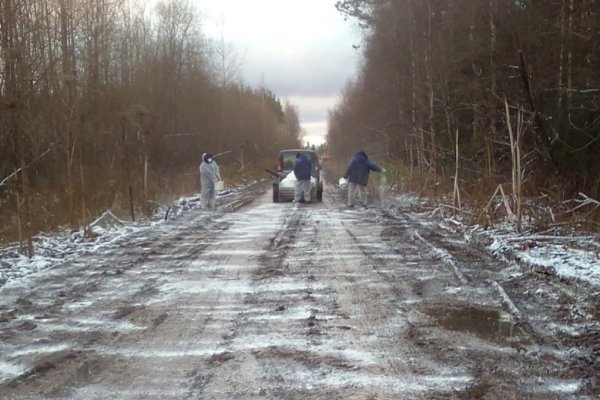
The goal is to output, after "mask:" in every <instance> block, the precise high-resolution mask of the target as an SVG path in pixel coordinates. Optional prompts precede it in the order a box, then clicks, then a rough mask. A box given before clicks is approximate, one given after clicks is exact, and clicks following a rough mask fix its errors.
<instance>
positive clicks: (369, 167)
mask: <svg viewBox="0 0 600 400" xmlns="http://www.w3.org/2000/svg"><path fill="white" fill-rule="evenodd" d="M371 171H375V172H385V170H384V169H383V168H381V167H380V166H379V165H377V164H375V163H374V162H371V161H369V158H368V157H367V154H366V153H365V152H364V151H359V152H358V153H356V154H355V155H354V156H353V157H352V159H351V160H350V163H349V164H348V168H346V172H345V173H344V178H346V179H348V207H354V200H355V198H356V194H357V193H358V197H359V200H360V202H361V204H362V205H363V207H366V206H367V184H368V183H369V172H371Z"/></svg>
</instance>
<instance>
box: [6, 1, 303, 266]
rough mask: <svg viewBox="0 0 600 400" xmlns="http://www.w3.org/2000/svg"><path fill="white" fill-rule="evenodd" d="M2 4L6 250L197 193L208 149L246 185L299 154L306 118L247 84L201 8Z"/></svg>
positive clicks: (187, 5) (171, 4)
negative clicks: (247, 178) (250, 176)
mask: <svg viewBox="0 0 600 400" xmlns="http://www.w3.org/2000/svg"><path fill="white" fill-rule="evenodd" d="M0 4H1V6H0V241H7V240H19V241H20V242H21V243H23V252H24V253H26V254H29V255H31V254H32V253H33V249H32V245H31V236H32V235H34V234H35V233H37V232H38V231H40V230H48V229H51V228H54V227H58V226H68V227H70V229H73V230H75V229H79V228H81V227H84V228H85V227H86V226H87V225H88V224H89V223H90V222H91V221H92V220H93V218H95V217H97V216H98V214H99V213H100V212H102V211H104V210H106V209H112V210H114V211H115V212H117V213H118V214H119V215H120V216H122V217H124V218H131V219H135V218H136V216H137V215H138V214H141V215H149V214H151V213H152V212H153V210H154V208H155V206H156V204H157V202H159V201H160V200H165V199H168V198H173V196H175V195H178V194H183V193H190V192H193V191H197V190H198V189H199V183H198V172H197V168H198V165H199V162H200V160H201V155H202V153H203V152H205V151H211V152H212V153H219V152H227V154H226V155H224V156H223V159H224V160H225V161H226V164H227V166H228V167H229V168H230V169H231V171H229V176H236V177H238V176H242V177H243V176H244V174H246V173H247V171H248V170H251V169H252V168H254V169H255V170H256V169H258V168H259V167H260V166H262V165H263V164H264V163H268V166H271V165H270V164H272V162H273V160H271V159H270V158H269V157H264V154H271V153H272V154H276V151H278V150H279V149H280V148H282V147H283V148H285V147H295V146H297V145H298V142H299V134H300V122H299V116H298V109H297V107H296V106H294V105H293V104H291V103H289V102H287V101H286V102H284V103H282V101H280V100H279V99H278V98H277V97H276V95H275V94H274V93H272V92H271V91H269V90H268V89H266V88H262V87H261V88H250V87H247V86H245V85H244V84H242V83H240V79H239V77H238V72H239V68H240V65H241V61H240V59H239V57H238V56H237V55H236V54H235V52H234V51H233V50H232V48H231V47H230V46H229V45H228V44H227V43H226V42H225V40H221V41H218V40H208V39H207V38H205V37H204V36H203V34H202V29H201V28H202V18H201V15H200V13H199V11H198V10H197V9H196V8H195V7H194V5H193V4H192V3H191V2H190V1H189V0H164V1H159V2H154V3H153V4H151V5H149V4H148V2H145V1H143V0H2V2H1V3H0ZM265 166H266V164H265ZM225 173H226V174H227V171H225Z"/></svg>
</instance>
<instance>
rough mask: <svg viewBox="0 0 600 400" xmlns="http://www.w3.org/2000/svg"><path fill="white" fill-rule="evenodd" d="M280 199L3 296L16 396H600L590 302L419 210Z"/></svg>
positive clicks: (2, 333)
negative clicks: (499, 257)
mask: <svg viewBox="0 0 600 400" xmlns="http://www.w3.org/2000/svg"><path fill="white" fill-rule="evenodd" d="M267 188H268V186H265V187H264V188H263V189H264V190H262V189H261V190H262V192H260V195H258V196H257V192H256V190H257V187H254V188H253V190H254V192H252V193H246V194H244V195H240V197H239V198H231V199H229V200H228V205H225V204H222V209H221V211H219V212H217V213H206V212H203V211H199V210H193V209H192V210H190V211H189V212H188V213H187V214H182V215H181V216H179V217H174V216H171V218H170V219H169V221H168V222H167V223H166V224H164V225H158V226H157V227H155V228H153V229H152V230H150V231H140V232H136V233H134V234H132V235H131V236H130V237H129V239H128V240H127V241H123V242H119V243H115V244H114V245H113V246H112V247H110V248H105V249H103V250H102V251H101V252H98V253H92V254H87V255H85V256H83V257H81V258H80V259H79V260H77V261H76V262H68V263H64V264H63V265H61V266H59V267H57V268H55V269H53V270H51V271H45V272H44V273H38V274H33V275H32V276H30V277H29V279H27V280H24V281H23V282H20V283H19V284H14V285H10V284H9V285H4V286H3V287H1V288H0V295H1V296H0V299H1V300H0V337H1V338H2V343H1V345H0V350H1V351H0V398H2V399H90V398H94V399H232V398H244V399H259V398H260V399H291V400H294V399H500V398H502V399H511V398H514V399H540V400H541V399H544V400H548V399H591V398H595V397H596V396H598V395H599V394H600V393H599V391H598V382H597V380H596V379H597V378H596V377H597V376H598V372H599V371H598V362H597V359H598V332H600V330H596V328H597V327H598V326H599V325H598V321H597V320H598V311H597V310H598V309H597V302H595V300H594V297H593V295H592V293H593V291H590V290H589V288H582V287H579V286H573V284H572V283H568V282H560V281H555V280H553V279H552V278H551V277H547V276H540V275H539V274H535V273H531V272H529V271H527V270H519V269H518V268H517V269H515V268H516V267H515V266H514V265H507V264H504V263H503V261H500V260H496V259H494V258H493V257H492V256H490V255H488V254H486V253H485V251H483V249H481V248H478V247H477V246H474V245H473V244H469V243H465V242H464V241H463V240H462V238H461V236H460V234H459V233H453V232H448V231H444V230H442V229H441V228H440V227H439V226H438V225H437V224H436V223H435V221H433V220H427V219H424V217H423V216H419V215H416V214H414V213H413V212H412V211H411V209H410V208H408V207H404V208H403V207H401V206H398V207H395V208H393V209H389V208H388V209H387V210H381V209H380V208H378V207H377V204H375V205H374V207H371V208H370V209H367V210H362V209H361V210H347V209H345V208H344V207H343V204H342V203H341V202H340V201H339V199H340V198H343V196H341V195H340V194H339V193H336V192H335V191H334V190H333V188H329V190H328V191H326V192H325V195H324V202H323V203H322V204H312V205H299V204H292V203H277V204H273V203H271V202H270V193H269V192H268V191H267V190H266V189H267ZM252 197H253V198H255V200H254V201H252V202H251V203H248V201H249V200H248V199H250V198H252ZM240 205H243V206H240ZM586 289H588V290H587V291H586Z"/></svg>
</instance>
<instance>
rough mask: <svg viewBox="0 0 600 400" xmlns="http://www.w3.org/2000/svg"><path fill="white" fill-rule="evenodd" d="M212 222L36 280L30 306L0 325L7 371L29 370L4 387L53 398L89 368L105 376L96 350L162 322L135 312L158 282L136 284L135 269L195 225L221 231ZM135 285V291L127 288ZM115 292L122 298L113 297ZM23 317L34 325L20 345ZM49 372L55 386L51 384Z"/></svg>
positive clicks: (141, 240)
mask: <svg viewBox="0 0 600 400" xmlns="http://www.w3.org/2000/svg"><path fill="white" fill-rule="evenodd" d="M214 217H215V216H209V217H208V219H206V218H202V217H201V218H200V220H194V221H192V222H191V223H190V225H189V226H188V227H185V228H182V229H180V230H176V231H175V234H174V235H173V236H164V235H161V234H160V233H159V235H158V236H156V237H155V238H154V239H148V238H146V237H145V235H144V236H142V237H130V238H129V241H128V242H121V243H120V244H118V245H117V246H115V248H122V249H124V251H122V252H115V251H112V252H107V253H105V254H110V256H108V257H106V256H103V257H102V258H98V257H97V256H96V255H94V254H88V255H85V256H84V257H83V258H81V259H80V260H78V261H77V263H73V265H63V266H59V267H57V268H55V269H54V270H53V271H51V272H49V273H47V274H46V276H40V277H39V278H38V279H37V280H36V284H35V286H33V287H32V288H31V289H30V290H29V292H28V294H27V299H28V300H27V301H28V302H29V303H31V306H30V307H19V308H18V310H17V312H15V313H13V315H12V318H13V319H14V321H7V322H8V324H3V326H2V330H1V331H0V332H1V333H0V334H1V335H2V337H3V341H4V343H5V344H6V345H7V346H8V347H6V346H3V347H4V348H5V350H7V351H6V352H4V351H3V353H5V354H6V353H8V354H7V355H8V357H10V358H8V359H6V358H4V357H3V358H4V359H5V360H9V362H10V363H15V362H19V363H23V366H26V365H27V364H29V366H28V367H24V368H23V369H22V372H21V373H19V374H18V375H15V376H14V378H13V381H12V382H11V383H10V385H9V387H12V388H14V389H15V390H16V392H18V391H19V387H22V386H23V385H26V386H27V385H30V384H32V383H33V382H37V381H45V382H46V383H45V384H44V385H43V386H42V387H43V389H42V390H40V392H39V393H40V394H41V393H47V394H48V395H52V393H55V391H56V390H57V389H55V388H58V387H65V386H68V385H67V384H66V382H69V380H72V381H73V382H77V381H79V380H80V378H81V377H87V376H88V375H89V374H88V373H87V372H86V370H89V369H90V368H91V367H90V366H91V365H95V367H96V368H99V367H100V366H102V368H104V369H109V368H110V367H109V364H107V362H106V360H104V361H103V358H104V356H103V355H102V354H101V349H102V347H103V346H107V345H108V346H110V345H111V344H113V343H115V341H118V340H120V338H121V337H123V336H127V335H130V334H131V330H132V329H133V330H138V329H139V328H137V327H138V326H140V327H142V326H144V327H145V328H143V329H144V330H145V331H148V332H149V331H152V330H156V329H157V328H158V327H159V326H160V325H162V324H163V323H164V322H165V321H166V320H167V319H168V317H169V314H168V313H165V312H163V313H160V314H158V315H152V314H148V312H149V310H147V309H146V307H144V306H143V305H140V304H143V302H144V301H145V300H146V299H148V298H149V297H152V296H155V295H156V293H157V289H156V285H157V282H158V281H159V279H160V278H159V276H160V269H157V270H156V271H153V272H152V273H150V274H144V279H142V280H140V279H137V276H138V275H139V272H138V270H139V269H140V267H142V269H146V268H145V267H144V265H152V264H153V263H156V262H160V261H161V259H162V258H163V257H165V256H168V253H170V252H171V251H172V250H171V249H172V248H176V247H179V248H181V247H182V246H181V244H180V242H181V239H182V236H183V235H185V234H186V231H188V232H189V229H193V228H194V227H197V226H198V224H199V223H201V224H202V225H206V226H207V227H210V228H212V229H215V228H220V229H223V228H224V227H222V226H220V227H219V226H218V224H217V223H215V222H214V221H212V220H213V219H214ZM206 231H207V230H205V229H202V230H200V236H198V237H199V238H203V236H204V232H206ZM188 237H189V234H188ZM206 247H207V245H206V244H201V245H196V246H195V248H193V251H188V254H197V253H200V252H202V251H204V249H205V248H206ZM188 256H189V255H188ZM132 257H133V259H132ZM166 263H167V264H170V265H169V267H167V268H165V269H172V270H174V271H176V270H177V269H180V266H179V264H180V263H181V260H175V261H166ZM136 280H137V281H138V282H137V283H132V281H136ZM115 287H117V290H119V289H118V288H119V287H122V288H124V289H125V290H124V291H121V293H118V294H117V292H114V290H115ZM17 289H21V288H16V289H15V290H17ZM21 290H22V289H21ZM4 292H5V293H6V290H4ZM52 299H57V300H52ZM17 303H18V301H17ZM30 315H31V316H33V318H34V319H33V320H34V321H36V324H35V326H34V327H33V328H32V330H31V333H30V334H29V335H28V336H29V337H27V338H26V339H25V340H24V341H22V340H20V339H19V338H21V337H22V335H21V334H20V333H19V332H18V327H19V325H18V321H19V319H21V318H30V317H29V316H30ZM101 321H104V322H101ZM111 321H114V322H111ZM27 348H32V349H35V348H38V349H39V350H38V351H42V352H44V351H46V352H48V353H47V355H45V356H37V357H35V358H34V359H33V360H31V361H28V360H29V359H30V357H29V356H28V355H27V354H29V351H27V350H25V349H27ZM9 349H12V350H11V351H9ZM44 349H46V350H44ZM55 349H56V350H55ZM99 349H100V351H99ZM10 353H12V354H13V355H12V356H11V355H10ZM19 354H23V356H19ZM32 354H35V353H33V352H32ZM42 354H43V353H42ZM19 359H21V361H19ZM2 362H6V361H2ZM55 371H57V372H56V373H59V375H60V378H58V377H57V376H55V375H56V373H55ZM58 371H60V372H58ZM17 382H18V384H17Z"/></svg>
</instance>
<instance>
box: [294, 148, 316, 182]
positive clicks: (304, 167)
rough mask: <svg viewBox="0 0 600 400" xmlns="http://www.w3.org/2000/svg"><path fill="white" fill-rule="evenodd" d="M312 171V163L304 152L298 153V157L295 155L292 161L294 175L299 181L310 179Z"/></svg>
mask: <svg viewBox="0 0 600 400" xmlns="http://www.w3.org/2000/svg"><path fill="white" fill-rule="evenodd" d="M311 171H312V163H311V162H310V160H309V159H308V158H306V156H305V155H304V154H300V157H298V156H296V161H295V162H294V175H296V179H298V180H299V181H305V180H310V175H311Z"/></svg>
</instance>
